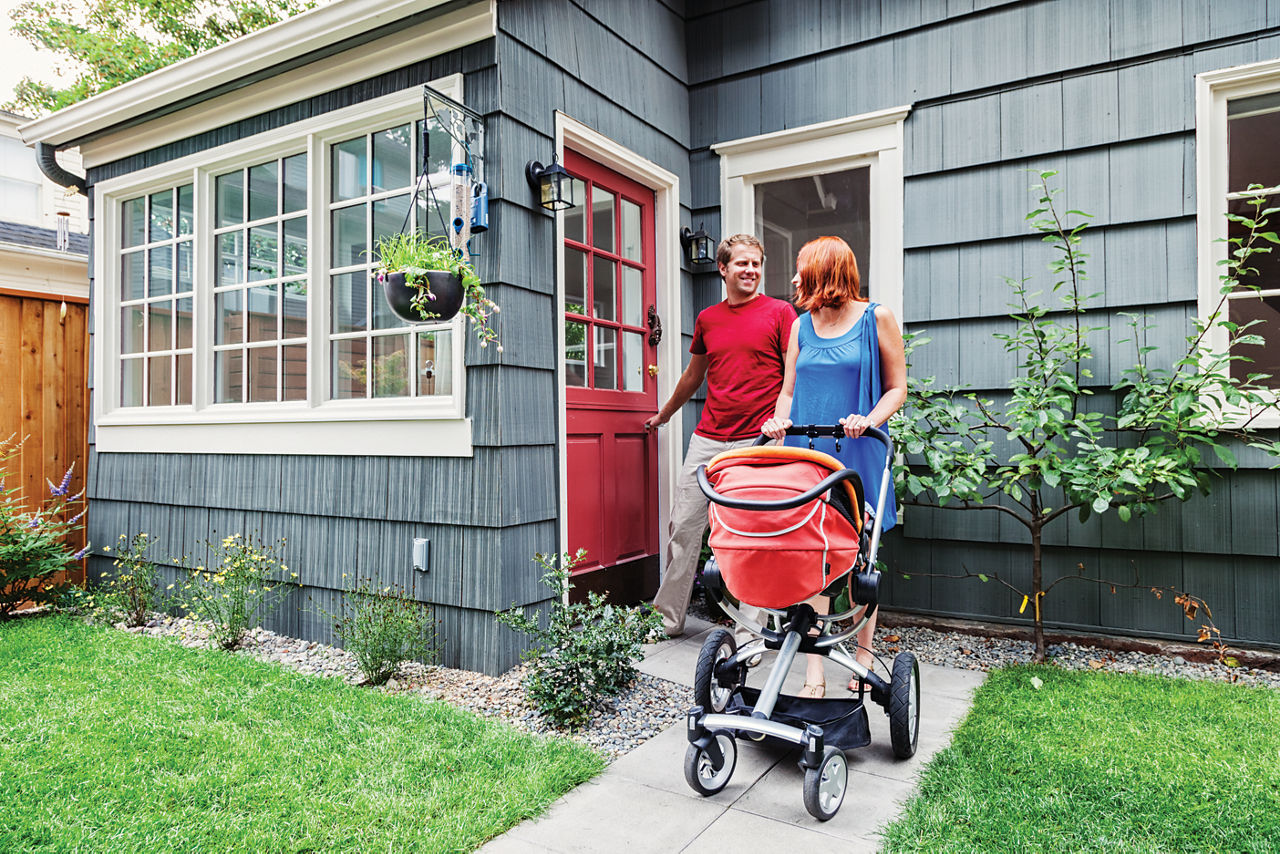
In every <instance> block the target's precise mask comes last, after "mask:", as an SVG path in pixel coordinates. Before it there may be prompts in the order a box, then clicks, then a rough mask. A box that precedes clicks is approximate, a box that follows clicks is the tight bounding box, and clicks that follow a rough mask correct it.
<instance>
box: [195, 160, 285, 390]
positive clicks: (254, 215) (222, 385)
mask: <svg viewBox="0 0 1280 854" xmlns="http://www.w3.org/2000/svg"><path fill="white" fill-rule="evenodd" d="M213 245H214V262H213V329H214V333H213V376H214V381H213V400H214V402H215V403H274V402H276V401H281V400H306V398H307V155H306V152H302V153H300V154H294V155H292V156H289V157H277V158H272V159H271V160H268V161H266V162H264V163H256V164H254V165H252V166H248V167H245V168H242V169H236V170H234V171H231V172H225V173H223V174H221V175H218V176H216V177H215V178H214V221H213Z"/></svg>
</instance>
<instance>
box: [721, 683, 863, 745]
mask: <svg viewBox="0 0 1280 854" xmlns="http://www.w3.org/2000/svg"><path fill="white" fill-rule="evenodd" d="M759 701H760V691H759V690H758V689H756V688H748V687H747V686H746V685H743V686H742V687H740V688H738V690H736V691H734V692H733V696H732V697H730V698H729V705H728V707H727V708H726V709H725V711H726V712H727V713H728V714H739V715H746V716H748V717H749V716H750V715H751V712H752V710H753V709H755V707H756V704H757V703H758V702H759ZM769 719H770V720H773V721H777V722H778V723H784V724H789V725H791V726H793V727H797V728H799V729H804V728H805V727H806V726H808V725H809V724H816V725H817V726H820V727H822V736H823V743H825V744H827V745H829V746H831V747H838V748H840V749H841V750H854V749H856V748H859V747H866V746H867V745H868V744H870V743H871V728H870V726H869V725H868V723H867V707H866V705H865V704H864V703H863V702H862V700H860V699H858V698H857V697H848V698H844V697H831V698H822V699H817V700H810V699H806V698H804V697H791V696H788V695H786V694H781V695H779V696H778V703H777V705H775V706H774V707H773V714H772V715H771V716H770V718H769ZM766 738H767V737H766ZM768 740H769V741H774V742H776V743H777V744H779V745H780V746H785V747H789V746H790V744H789V743H788V742H783V741H780V740H777V739H768Z"/></svg>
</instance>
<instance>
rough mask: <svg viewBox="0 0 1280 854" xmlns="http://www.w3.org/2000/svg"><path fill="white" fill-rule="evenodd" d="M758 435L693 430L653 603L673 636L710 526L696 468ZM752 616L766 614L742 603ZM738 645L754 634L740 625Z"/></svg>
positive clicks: (679, 628) (678, 630)
mask: <svg viewBox="0 0 1280 854" xmlns="http://www.w3.org/2000/svg"><path fill="white" fill-rule="evenodd" d="M753 442H755V439H754V438H752V439H737V440H735V441H731V442H724V441H720V440H718V439H708V438H707V437H706V436H699V435H698V434H697V433H694V434H693V438H691V439H690V440H689V450H688V452H687V453H686V454H685V457H684V468H683V469H682V470H681V471H680V480H679V482H677V483H676V499H675V503H674V504H673V505H672V507H671V522H670V525H669V528H668V535H669V539H668V540H667V564H666V569H665V570H664V571H663V574H662V586H661V587H659V588H658V595H657V596H655V597H654V599H653V605H654V607H655V608H657V609H658V612H659V613H660V614H662V627H663V630H664V631H666V633H667V634H668V635H669V636H671V637H676V636H678V635H681V634H684V618H685V612H687V611H688V610H689V597H690V595H691V594H692V593H693V580H694V577H695V576H696V575H697V569H698V553H699V552H700V551H701V549H702V534H703V532H704V531H706V530H707V504H708V501H707V497H706V496H705V495H703V494H702V490H701V489H699V488H698V478H697V475H696V471H697V469H698V466H701V465H706V464H707V463H708V462H710V460H711V458H712V457H714V456H715V455H716V454H718V453H720V452H721V451H728V450H732V449H733V448H745V447H747V446H748V445H750V444H752V443H753ZM741 610H742V612H743V614H745V615H746V616H747V617H748V619H751V620H755V621H760V620H762V619H763V614H762V613H761V612H760V611H759V610H758V609H756V608H751V607H748V606H745V605H744V606H743V607H742V609H741ZM733 633H734V636H735V638H736V639H737V641H738V645H739V646H742V644H744V643H746V642H747V641H748V640H750V639H751V638H752V637H753V635H751V634H749V633H748V632H746V631H745V630H743V629H742V628H740V627H736V626H735V628H734V632H733Z"/></svg>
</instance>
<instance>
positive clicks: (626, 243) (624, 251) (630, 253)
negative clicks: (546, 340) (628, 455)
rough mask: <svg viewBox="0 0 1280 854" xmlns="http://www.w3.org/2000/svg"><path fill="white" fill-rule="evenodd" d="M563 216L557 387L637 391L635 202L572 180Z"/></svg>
mask: <svg viewBox="0 0 1280 854" xmlns="http://www.w3.org/2000/svg"><path fill="white" fill-rule="evenodd" d="M573 182H574V188H573V198H574V199H575V200H576V201H577V204H576V205H575V206H574V207H572V208H569V209H568V210H566V211H565V214H564V271H565V272H564V294H565V296H564V301H565V306H564V307H565V383H566V384H567V385H570V386H582V387H586V388H593V389H607V390H613V391H637V392H638V391H644V387H645V373H644V371H645V368H644V360H645V343H644V338H645V335H646V334H647V327H646V313H645V309H646V306H645V303H644V271H645V263H644V256H643V252H642V245H641V226H640V219H641V209H640V205H638V204H636V203H635V202H633V201H631V200H630V199H626V198H623V197H622V195H621V194H620V193H616V192H612V191H611V190H609V189H607V188H606V187H604V186H602V185H601V184H599V183H596V182H595V181H591V180H587V181H583V180H581V179H578V178H574V179H573Z"/></svg>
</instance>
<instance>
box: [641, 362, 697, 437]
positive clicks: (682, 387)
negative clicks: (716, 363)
mask: <svg viewBox="0 0 1280 854" xmlns="http://www.w3.org/2000/svg"><path fill="white" fill-rule="evenodd" d="M706 378H707V355H706V354H705V353H702V354H698V353H695V354H693V356H692V357H691V358H690V359H689V367H687V368H685V369H684V373H683V374H681V375H680V379H679V380H678V381H677V382H676V387H675V390H674V391H672V392H671V398H670V399H669V400H668V401H667V402H666V403H664V404H663V405H662V408H661V409H659V410H658V414H657V415H654V416H653V417H652V418H650V419H649V420H647V421H645V422H644V429H646V430H655V429H657V428H658V427H659V426H660V425H662V424H666V423H667V422H668V421H670V420H671V416H672V415H675V413H676V410H677V409H679V408H680V407H682V406H684V405H685V404H686V403H688V402H689V398H691V397H693V393H694V392H695V391H697V390H698V388H699V387H700V386H701V385H702V381H703V380H705V379H706Z"/></svg>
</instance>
